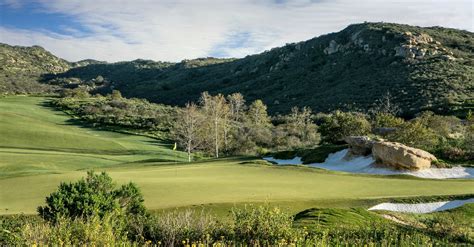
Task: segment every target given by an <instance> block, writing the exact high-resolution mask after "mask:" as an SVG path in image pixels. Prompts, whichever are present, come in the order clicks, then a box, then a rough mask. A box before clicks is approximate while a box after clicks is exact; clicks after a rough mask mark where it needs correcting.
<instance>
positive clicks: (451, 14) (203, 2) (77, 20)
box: [0, 0, 473, 62]
mask: <svg viewBox="0 0 474 247" xmlns="http://www.w3.org/2000/svg"><path fill="white" fill-rule="evenodd" d="M364 21H385V22H397V23H406V24H411V25H419V26H434V25H438V26H446V27H453V28H459V29H465V30H469V31H473V3H472V1H471V0H431V1H430V0H412V1H409V0H360V1H350V0H186V1H183V0H154V1H152V0H134V1H131V0H128V1H126V0H0V42H2V43H8V44H12V45H25V46H29V45H41V46H43V47H45V48H46V49H48V50H50V51H51V52H53V53H54V54H56V55H58V56H60V57H63V58H66V59H68V60H70V61H76V60H80V59H85V58H93V59H98V60H106V61H111V62H113V61H121V60H131V59H136V58H144V59H153V60H163V61H180V60H182V59H190V58H197V57H206V56H215V57H243V56H246V55H249V54H254V53H258V52H262V51H264V50H268V49H271V48H273V47H276V46H282V45H284V44H285V43H291V42H298V41H302V40H307V39H310V38H313V37H315V36H319V35H321V34H325V33H329V32H335V31H339V30H341V29H343V28H344V27H346V26H347V25H349V24H351V23H359V22H364Z"/></svg>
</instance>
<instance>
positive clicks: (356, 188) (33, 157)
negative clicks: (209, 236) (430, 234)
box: [0, 97, 474, 214]
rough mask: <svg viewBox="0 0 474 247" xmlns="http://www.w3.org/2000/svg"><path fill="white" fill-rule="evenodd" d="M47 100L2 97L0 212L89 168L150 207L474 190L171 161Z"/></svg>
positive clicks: (151, 144)
mask: <svg viewBox="0 0 474 247" xmlns="http://www.w3.org/2000/svg"><path fill="white" fill-rule="evenodd" d="M45 100H46V99H44V98H31V97H6V98H0V114H1V115H0V116H1V118H0V136H1V138H2V139H1V140H0V146H1V147H0V157H1V159H0V173H1V175H0V188H1V189H0V214H14V213H20V212H23V213H34V212H35V210H36V207H37V206H39V205H41V204H42V203H43V202H44V198H45V196H47V195H48V194H49V193H51V192H53V191H54V190H55V189H56V188H57V186H58V185H59V183H60V182H61V181H74V180H77V179H79V178H80V177H82V176H85V170H87V169H90V168H95V170H106V171H107V172H108V173H109V174H110V175H111V176H112V177H113V178H114V180H116V181H117V182H118V183H125V182H128V181H133V182H135V183H137V184H138V185H139V187H140V188H141V189H142V191H143V194H144V196H145V203H146V206H147V207H148V208H149V209H152V210H159V209H170V208H182V207H192V206H194V207H200V206H201V205H203V206H205V207H207V208H211V209H214V210H216V211H225V210H228V209H229V207H231V206H233V205H242V204H245V203H264V202H268V203H274V204H279V205H282V206H283V207H288V208H289V209H290V210H292V211H294V212H296V211H299V210H303V209H306V208H310V207H334V206H338V207H352V206H367V205H369V204H370V203H373V202H374V200H378V199H380V198H389V197H407V196H422V195H423V196H428V195H449V194H469V193H474V181H473V180H445V181H441V180H426V179H414V178H409V177H386V176H364V175H350V174H344V173H337V172H328V171H324V170H319V169H314V168H307V167H295V166H293V167H283V166H271V165H264V164H262V163H263V162H258V163H259V164H257V163H254V162H253V161H252V159H251V158H245V157H240V158H239V157H236V158H228V159H220V160H217V161H216V160H209V161H203V162H196V163H192V164H187V163H174V162H173V161H172V160H174V153H173V152H172V151H171V150H170V145H168V146H163V144H160V143H156V141H154V140H152V139H149V138H145V137H140V136H131V135H124V134H118V133H114V132H107V131H96V130H92V129H88V128H81V127H78V126H76V125H71V124H68V119H69V118H68V116H66V115H64V114H63V113H61V112H57V111H54V110H52V109H49V108H46V107H43V106H41V104H42V102H44V101H45ZM14 119H16V121H15V120H14ZM184 158H185V157H184V155H183V153H179V159H180V160H184ZM152 160H163V161H162V162H152ZM166 160H168V161H166ZM170 160H171V161H170Z"/></svg>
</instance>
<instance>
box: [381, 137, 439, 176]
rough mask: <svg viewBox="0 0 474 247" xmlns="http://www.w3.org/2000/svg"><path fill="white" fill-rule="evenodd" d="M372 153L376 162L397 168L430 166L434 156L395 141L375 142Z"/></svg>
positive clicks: (416, 168)
mask: <svg viewBox="0 0 474 247" xmlns="http://www.w3.org/2000/svg"><path fill="white" fill-rule="evenodd" d="M372 155H373V157H374V159H375V160H376V162H377V163H378V164H382V165H386V166H391V167H393V168H397V169H409V170H420V169H426V168H430V167H431V162H432V161H435V160H436V157H435V156H434V155H432V154H430V153H428V152H426V151H424V150H421V149H417V148H412V147H408V146H405V145H403V144H401V143H397V142H385V141H382V142H376V143H374V144H373V147H372Z"/></svg>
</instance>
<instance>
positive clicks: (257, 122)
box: [54, 89, 474, 166]
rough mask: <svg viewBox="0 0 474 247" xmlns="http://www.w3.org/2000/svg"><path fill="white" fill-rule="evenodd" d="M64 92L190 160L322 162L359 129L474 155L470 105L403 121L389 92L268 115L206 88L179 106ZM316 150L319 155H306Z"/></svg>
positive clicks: (442, 154) (103, 119)
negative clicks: (343, 106) (355, 107)
mask: <svg viewBox="0 0 474 247" xmlns="http://www.w3.org/2000/svg"><path fill="white" fill-rule="evenodd" d="M66 96H67V97H64V98H60V99H58V100H55V101H54V104H55V105H57V106H59V107H61V108H62V109H64V110H66V111H68V112H70V113H71V114H73V115H75V116H78V117H80V118H82V119H83V120H86V121H87V122H90V123H92V124H94V125H104V126H108V127H114V126H118V127H123V128H125V129H132V128H133V130H134V131H135V132H137V131H138V132H144V133H148V134H150V135H152V136H158V137H162V138H168V139H171V140H174V141H176V142H177V143H178V145H179V146H180V148H181V149H182V150H183V151H186V152H187V153H188V155H189V160H191V156H192V153H193V152H201V153H203V154H205V155H206V154H207V155H212V156H214V157H219V154H220V155H221V156H222V155H224V156H225V155H243V154H253V155H264V154H266V153H268V152H279V151H284V152H281V153H277V157H284V156H285V157H290V156H294V155H295V154H296V152H297V151H298V152H299V154H300V155H301V156H304V159H303V161H305V163H311V162H316V161H318V162H322V161H324V157H326V156H327V154H328V153H331V152H334V151H338V149H339V150H340V149H342V148H343V146H339V147H337V148H334V147H336V146H337V145H340V144H343V143H345V142H344V137H346V136H360V135H369V136H372V137H374V138H383V139H386V140H389V141H396V142H400V143H403V144H406V145H408V146H412V147H415V148H420V149H424V150H427V151H429V152H432V153H434V154H435V155H436V156H437V157H438V158H440V159H441V162H440V164H439V165H440V166H449V165H450V164H453V163H459V164H464V165H469V164H472V160H474V149H473V147H474V116H473V114H472V112H470V111H469V112H468V113H467V114H466V116H464V119H460V118H458V117H456V116H442V115H436V114H434V113H432V112H422V113H420V114H418V115H417V116H416V117H415V118H413V119H408V120H407V119H404V118H401V117H398V116H397V114H400V109H399V107H398V104H396V103H393V98H392V97H391V96H390V94H387V95H385V96H384V97H382V98H381V99H379V100H378V101H377V104H375V105H374V107H373V108H371V109H369V110H368V111H367V113H364V112H356V111H349V112H343V111H339V110H337V111H334V112H331V113H318V114H314V113H313V112H312V111H311V109H310V108H307V107H304V108H301V109H299V108H297V107H294V108H293V109H292V110H291V112H290V113H289V114H287V115H277V116H273V117H271V116H270V115H269V114H268V113H267V106H266V105H265V104H263V102H262V101H260V100H256V101H254V102H252V103H251V104H247V103H246V101H245V98H244V97H243V96H242V95H241V94H239V93H235V94H232V95H228V96H224V95H221V94H218V95H215V96H213V95H209V94H208V93H203V94H202V96H201V99H200V100H199V102H198V103H189V104H187V105H186V106H185V107H183V108H179V107H174V108H173V107H169V106H164V105H157V104H153V103H149V102H147V101H146V100H139V99H126V98H124V97H122V96H121V94H120V92H118V91H114V92H113V93H112V94H110V95H107V96H105V97H103V96H100V95H97V96H94V97H92V96H90V95H88V94H87V93H85V92H84V91H83V89H75V90H69V91H68V90H66ZM384 131H385V132H384ZM331 145H332V147H333V148H330V147H331ZM335 145H336V146H335ZM318 146H319V148H317V147H318ZM310 150H312V151H310ZM324 150H327V152H324ZM318 152H319V153H321V157H323V158H320V157H319V158H318V157H315V158H313V159H308V157H309V156H311V155H312V156H315V155H316V156H317V153H318Z"/></svg>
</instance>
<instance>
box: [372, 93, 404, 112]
mask: <svg viewBox="0 0 474 247" xmlns="http://www.w3.org/2000/svg"><path fill="white" fill-rule="evenodd" d="M401 112H402V109H401V108H400V106H399V105H398V104H397V103H395V100H394V97H393V96H392V95H391V94H390V92H386V93H385V94H384V95H383V96H382V97H381V98H380V99H378V100H376V101H375V103H374V106H373V107H372V108H371V109H370V110H369V113H371V114H374V115H376V114H378V113H388V114H391V115H393V116H397V115H398V114H400V113H401Z"/></svg>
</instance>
